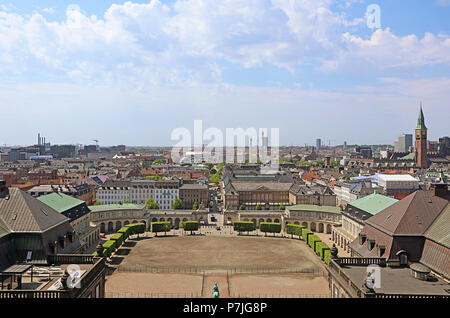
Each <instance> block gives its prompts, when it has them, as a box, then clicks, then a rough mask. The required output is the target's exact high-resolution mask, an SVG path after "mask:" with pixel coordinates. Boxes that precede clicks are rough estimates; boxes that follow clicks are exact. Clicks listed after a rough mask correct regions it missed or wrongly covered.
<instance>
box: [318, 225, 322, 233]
mask: <svg viewBox="0 0 450 318" xmlns="http://www.w3.org/2000/svg"><path fill="white" fill-rule="evenodd" d="M319 233H323V223H319Z"/></svg>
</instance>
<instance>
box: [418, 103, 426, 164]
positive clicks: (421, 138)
mask: <svg viewBox="0 0 450 318" xmlns="http://www.w3.org/2000/svg"><path fill="white" fill-rule="evenodd" d="M416 166H417V167H419V168H424V169H425V168H428V157H427V127H426V126H425V118H424V117H423V111H422V102H420V112H419V118H418V119H417V127H416Z"/></svg>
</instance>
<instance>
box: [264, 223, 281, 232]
mask: <svg viewBox="0 0 450 318" xmlns="http://www.w3.org/2000/svg"><path fill="white" fill-rule="evenodd" d="M259 230H260V231H261V232H264V234H266V233H267V232H269V233H280V232H281V224H280V223H270V222H261V223H260V224H259Z"/></svg>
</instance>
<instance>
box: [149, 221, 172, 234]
mask: <svg viewBox="0 0 450 318" xmlns="http://www.w3.org/2000/svg"><path fill="white" fill-rule="evenodd" d="M150 229H151V230H150V231H151V232H153V233H156V235H157V236H158V233H159V232H169V231H170V222H152V223H151V225H150Z"/></svg>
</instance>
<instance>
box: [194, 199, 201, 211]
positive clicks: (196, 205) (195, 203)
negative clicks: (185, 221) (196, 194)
mask: <svg viewBox="0 0 450 318" xmlns="http://www.w3.org/2000/svg"><path fill="white" fill-rule="evenodd" d="M199 207H200V206H199V204H198V202H197V201H195V202H194V205H193V206H192V210H198V209H199Z"/></svg>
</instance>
